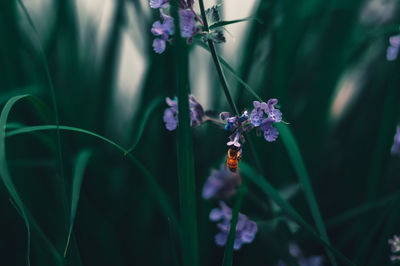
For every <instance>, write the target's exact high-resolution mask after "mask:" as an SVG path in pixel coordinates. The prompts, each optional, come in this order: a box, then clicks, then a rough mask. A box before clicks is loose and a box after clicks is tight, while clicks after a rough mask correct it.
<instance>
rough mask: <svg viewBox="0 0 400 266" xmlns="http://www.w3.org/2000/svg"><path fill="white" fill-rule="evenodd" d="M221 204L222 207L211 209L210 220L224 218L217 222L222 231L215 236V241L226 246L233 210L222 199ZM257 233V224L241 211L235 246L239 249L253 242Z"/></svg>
mask: <svg viewBox="0 0 400 266" xmlns="http://www.w3.org/2000/svg"><path fill="white" fill-rule="evenodd" d="M219 205H220V207H221V208H220V209H218V208H216V209H213V210H211V212H210V220H211V221H219V220H221V219H222V221H221V222H220V223H218V224H217V226H218V228H219V229H220V230H221V232H219V233H218V234H217V235H216V236H215V243H216V244H217V245H218V246H225V245H226V242H227V240H228V234H229V228H230V223H231V220H232V210H231V209H230V208H229V207H228V206H227V205H226V204H225V203H224V202H222V201H220V202H219ZM256 233H257V224H256V223H255V222H253V221H251V220H249V218H247V216H246V215H244V214H241V213H239V219H238V223H237V225H236V235H235V241H234V244H233V248H234V249H235V250H238V249H240V248H241V246H242V245H243V244H244V243H251V242H253V240H254V237H255V235H256Z"/></svg>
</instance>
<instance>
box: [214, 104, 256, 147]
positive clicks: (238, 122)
mask: <svg viewBox="0 0 400 266" xmlns="http://www.w3.org/2000/svg"><path fill="white" fill-rule="evenodd" d="M219 117H220V118H221V119H222V120H224V121H226V125H225V129H226V130H229V131H233V134H232V135H230V136H229V139H230V141H229V142H228V143H227V144H226V145H228V146H232V145H233V146H235V147H237V148H240V147H241V144H240V142H242V143H244V142H245V138H244V136H243V134H244V133H245V132H249V131H250V130H251V129H253V127H254V126H253V125H247V122H248V119H249V115H248V113H247V111H244V112H243V114H242V115H241V116H240V117H238V116H232V115H231V114H230V113H228V112H222V113H220V115H219ZM239 141H240V142H239Z"/></svg>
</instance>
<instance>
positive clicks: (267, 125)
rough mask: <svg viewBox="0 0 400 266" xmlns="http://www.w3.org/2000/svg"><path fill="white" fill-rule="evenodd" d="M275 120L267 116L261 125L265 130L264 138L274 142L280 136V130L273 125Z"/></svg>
mask: <svg viewBox="0 0 400 266" xmlns="http://www.w3.org/2000/svg"><path fill="white" fill-rule="evenodd" d="M272 123H273V120H272V119H271V118H266V119H264V120H263V122H262V124H261V125H260V129H261V130H262V131H263V132H264V139H265V140H266V141H268V142H274V141H275V140H276V139H277V138H278V136H279V132H278V130H277V129H276V128H275V127H273V126H272Z"/></svg>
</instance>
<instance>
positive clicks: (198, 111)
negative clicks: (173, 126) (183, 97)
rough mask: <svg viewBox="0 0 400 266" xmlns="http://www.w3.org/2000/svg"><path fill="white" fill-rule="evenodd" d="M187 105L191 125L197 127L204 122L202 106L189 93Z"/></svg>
mask: <svg viewBox="0 0 400 266" xmlns="http://www.w3.org/2000/svg"><path fill="white" fill-rule="evenodd" d="M189 106H190V118H191V121H192V127H197V126H199V125H201V124H202V123H203V122H204V117H205V112H204V109H203V106H201V104H200V103H199V102H198V101H197V100H196V98H195V97H194V96H193V95H192V94H190V95H189Z"/></svg>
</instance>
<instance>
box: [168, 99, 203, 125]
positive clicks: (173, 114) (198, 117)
mask: <svg viewBox="0 0 400 266" xmlns="http://www.w3.org/2000/svg"><path fill="white" fill-rule="evenodd" d="M165 101H166V102H167V104H168V106H169V108H167V109H165V111H164V117H163V120H164V122H165V127H166V128H167V129H168V130H170V131H172V130H175V129H176V128H177V126H178V99H177V98H176V97H175V98H174V99H173V100H172V99H170V98H168V97H167V98H166V99H165ZM189 108H190V118H191V125H192V127H197V126H199V125H201V124H202V123H203V122H204V121H205V119H204V118H205V112H204V109H203V107H202V106H201V104H200V103H199V102H198V101H197V100H196V98H195V97H194V96H193V95H192V94H190V95H189Z"/></svg>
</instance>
